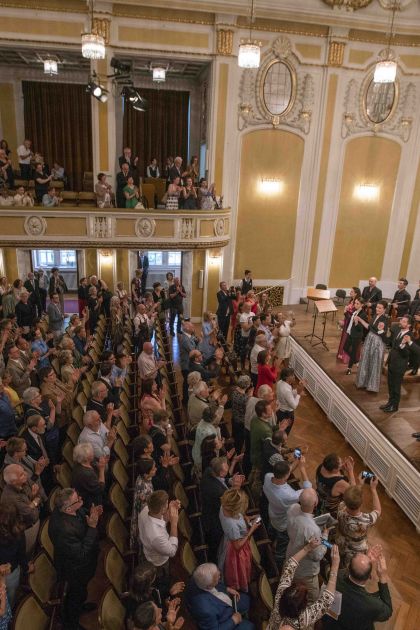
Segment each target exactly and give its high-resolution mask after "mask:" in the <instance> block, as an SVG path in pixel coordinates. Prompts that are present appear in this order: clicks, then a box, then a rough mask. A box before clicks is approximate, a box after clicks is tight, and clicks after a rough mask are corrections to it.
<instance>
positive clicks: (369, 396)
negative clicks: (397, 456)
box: [282, 304, 420, 470]
mask: <svg viewBox="0 0 420 630" xmlns="http://www.w3.org/2000/svg"><path fill="white" fill-rule="evenodd" d="M288 310H293V312H294V313H295V318H296V325H295V327H294V328H293V330H292V335H293V338H294V339H295V340H296V341H297V343H298V344H299V345H300V346H302V348H303V349H304V350H306V352H308V354H309V355H310V356H311V357H312V358H313V359H314V360H315V361H316V362H317V364H318V365H319V366H320V367H321V368H322V369H323V370H324V371H325V372H326V374H327V375H328V376H329V377H330V378H331V379H332V380H333V381H334V383H335V384H336V385H337V386H338V387H340V388H341V389H342V390H343V391H344V392H345V394H346V395H347V396H348V397H349V398H350V399H351V401H352V402H353V403H354V404H356V405H357V406H358V407H359V409H360V410H361V411H362V412H363V413H364V414H365V415H366V416H367V417H368V418H369V419H370V420H371V422H373V424H374V425H375V426H376V427H377V428H378V429H379V431H381V432H382V433H383V434H384V435H385V436H386V438H387V439H388V440H389V441H390V442H391V443H392V444H393V445H394V446H395V447H396V448H397V449H398V450H399V451H400V452H401V453H402V454H403V455H404V456H405V457H406V458H407V459H408V460H409V462H410V463H411V464H412V465H413V466H414V467H415V468H416V469H417V470H420V442H417V441H416V440H415V438H413V437H412V436H411V434H412V433H414V432H417V431H420V382H419V377H408V378H407V377H406V378H405V379H404V384H403V389H402V390H401V394H402V395H401V402H400V408H399V410H398V411H397V412H395V413H393V414H386V413H384V412H383V411H381V410H380V409H379V406H380V405H382V404H383V403H385V402H387V400H388V388H387V379H386V374H383V375H382V380H381V387H380V391H379V393H378V394H375V393H370V392H366V391H365V390H359V389H357V387H356V385H355V378H356V371H357V368H356V367H353V374H352V375H349V376H347V375H346V369H347V366H346V365H345V364H344V363H342V361H340V360H339V359H337V357H336V354H337V350H338V345H339V342H340V336H341V330H339V328H338V324H337V322H338V321H339V320H340V319H342V315H343V308H342V307H339V310H338V311H337V313H336V318H335V321H332V320H331V317H332V316H331V315H328V318H327V324H326V328H325V342H326V344H327V346H328V348H329V350H326V349H325V348H324V347H323V346H322V345H321V344H319V345H315V346H314V345H311V343H310V339H309V338H307V339H305V335H308V334H310V333H311V332H312V326H313V318H312V304H309V310H308V312H306V304H299V305H296V304H295V305H293V306H290V307H289V306H283V307H282V311H283V313H285V312H287V311H288ZM315 334H316V335H318V336H320V337H321V336H322V318H321V317H320V316H318V318H317V322H316V326H315ZM317 341H318V339H316V338H314V339H313V343H316V342H317Z"/></svg>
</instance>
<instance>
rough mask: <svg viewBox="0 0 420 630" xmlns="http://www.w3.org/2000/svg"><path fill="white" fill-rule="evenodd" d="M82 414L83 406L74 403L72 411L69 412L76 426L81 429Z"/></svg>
mask: <svg viewBox="0 0 420 630" xmlns="http://www.w3.org/2000/svg"><path fill="white" fill-rule="evenodd" d="M83 416H84V411H83V406H81V405H80V404H79V405H76V406H75V407H73V411H72V414H71V417H72V418H73V420H74V421H75V422H76V424H77V426H78V427H79V429H80V430H82V429H83V428H84V427H83Z"/></svg>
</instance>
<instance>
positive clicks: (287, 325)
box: [275, 311, 295, 367]
mask: <svg viewBox="0 0 420 630" xmlns="http://www.w3.org/2000/svg"><path fill="white" fill-rule="evenodd" d="M277 320H278V322H279V325H278V326H277V331H278V337H277V344H276V348H275V353H276V355H277V357H278V358H279V359H280V360H281V361H283V367H288V366H289V358H290V355H291V353H292V344H291V342H290V333H291V329H292V328H293V326H294V325H295V317H294V314H293V311H289V312H288V313H287V318H286V316H285V315H283V313H277Z"/></svg>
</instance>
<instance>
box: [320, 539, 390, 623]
mask: <svg viewBox="0 0 420 630" xmlns="http://www.w3.org/2000/svg"><path fill="white" fill-rule="evenodd" d="M373 563H374V564H375V565H376V573H377V576H378V590H377V591H376V592H375V593H372V592H368V591H367V590H366V586H367V584H368V582H369V581H370V579H371V577H372V564H373ZM388 581H389V577H388V571H387V566H386V562H385V558H384V556H383V554H382V552H381V551H379V552H377V553H372V550H371V552H369V554H368V555H365V554H364V553H358V554H357V555H355V556H354V558H352V560H351V562H350V566H349V572H348V575H346V576H345V577H344V576H343V577H342V576H340V577H339V579H338V581H337V591H339V592H340V593H341V594H342V600H341V613H340V616H339V618H338V619H337V620H335V619H333V618H332V617H330V616H329V615H325V617H323V619H322V627H323V628H324V629H325V630H354V628H357V629H358V630H374V628H375V623H376V622H377V621H387V620H388V619H390V617H391V616H392V599H391V593H390V592H389V587H388ZM369 591H370V589H369Z"/></svg>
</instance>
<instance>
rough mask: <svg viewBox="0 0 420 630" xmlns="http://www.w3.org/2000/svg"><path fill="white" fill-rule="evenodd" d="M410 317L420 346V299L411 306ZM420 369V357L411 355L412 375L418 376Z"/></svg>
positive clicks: (415, 300) (415, 341)
mask: <svg viewBox="0 0 420 630" xmlns="http://www.w3.org/2000/svg"><path fill="white" fill-rule="evenodd" d="M419 292H420V289H417V291H416V295H418V294H419ZM410 317H411V318H412V322H413V339H414V343H415V344H416V345H417V346H420V298H418V299H414V300H413V301H412V302H411V304H410ZM419 367H420V357H419V356H417V354H415V353H413V352H412V353H411V355H410V363H409V368H410V370H411V372H410V375H411V376H416V375H417V372H418V370H419Z"/></svg>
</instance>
